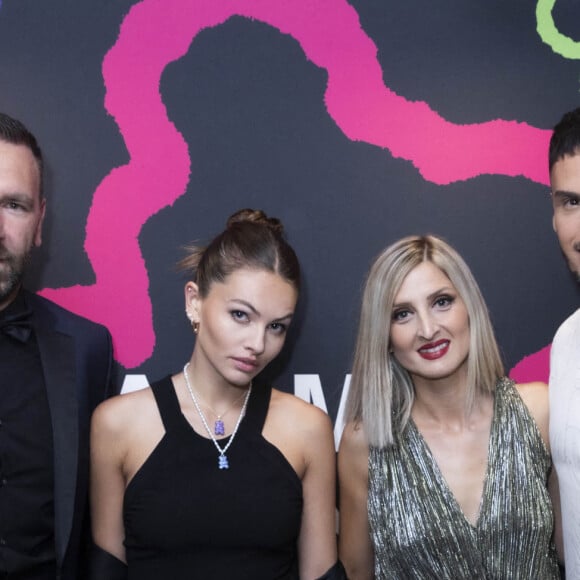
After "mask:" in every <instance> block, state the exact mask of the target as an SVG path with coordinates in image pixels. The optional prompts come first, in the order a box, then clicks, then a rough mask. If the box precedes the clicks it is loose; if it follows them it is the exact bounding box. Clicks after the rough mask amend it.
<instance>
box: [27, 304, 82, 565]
mask: <svg viewBox="0 0 580 580" xmlns="http://www.w3.org/2000/svg"><path fill="white" fill-rule="evenodd" d="M34 302H35V303H34V304H33V303H32V300H29V304H30V305H31V307H32V310H33V311H34V315H35V318H36V324H35V331H36V338H37V341H38V348H39V350H40V359H41V361H42V367H43V370H44V382H45V386H46V392H47V395H48V405H49V407H50V416H51V421H52V437H53V446H54V518H55V522H54V523H55V548H56V557H57V562H58V564H59V565H61V564H62V562H63V558H64V555H65V552H66V548H67V545H68V542H69V538H70V533H71V528H72V523H73V515H74V504H75V491H76V484H77V471H78V452H79V449H78V447H79V425H78V417H79V410H78V398H77V397H78V395H77V389H76V371H75V345H74V340H73V338H72V337H71V336H69V335H68V334H65V333H63V332H60V331H59V330H58V319H57V318H56V317H54V316H53V315H52V314H51V313H50V312H48V311H46V310H45V309H44V308H42V307H40V308H37V304H36V301H34Z"/></svg>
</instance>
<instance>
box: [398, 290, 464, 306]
mask: <svg viewBox="0 0 580 580" xmlns="http://www.w3.org/2000/svg"><path fill="white" fill-rule="evenodd" d="M452 292H457V290H456V289H455V288H454V287H453V286H443V287H441V288H439V289H438V290H435V292H431V294H429V296H427V301H430V300H433V298H435V297H436V296H439V295H440V294H449V293H452ZM407 304H409V302H400V303H398V304H393V309H394V308H400V307H401V306H406V305H407Z"/></svg>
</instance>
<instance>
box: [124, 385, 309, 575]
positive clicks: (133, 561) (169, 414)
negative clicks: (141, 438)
mask: <svg viewBox="0 0 580 580" xmlns="http://www.w3.org/2000/svg"><path fill="white" fill-rule="evenodd" d="M151 388H152V391H153V395H154V396H155V400H156V402H157V406H158V408H159V413H160V415H161V419H162V421H163V425H164V427H165V435H164V436H163V438H162V439H161V441H160V442H159V444H158V445H157V447H156V448H155V449H154V450H153V452H152V453H151V455H150V456H149V457H148V458H147V460H146V461H145V463H144V464H143V465H142V466H141V468H140V469H139V471H137V473H136V474H135V476H134V477H133V479H132V480H131V481H130V482H129V485H128V486H127V489H126V491H125V498H124V506H123V518H124V524H125V547H126V554H127V564H128V569H129V576H128V577H129V579H130V580H137V579H138V580H149V579H150V580H159V579H160V578H164V577H165V578H171V580H180V579H184V580H185V579H187V580H190V579H192V578H202V579H204V580H211V579H212V578H216V579H217V578H219V579H220V580H223V579H224V578H232V579H248V580H250V579H251V580H262V579H263V580H275V579H280V580H282V579H283V580H289V579H293V578H298V574H297V571H296V570H297V556H296V542H297V538H298V533H299V530H300V521H301V515H302V484H301V481H300V479H299V478H298V475H297V474H296V472H295V471H294V469H293V468H292V466H291V465H290V464H289V463H288V461H287V460H286V458H285V457H284V456H283V455H282V453H281V452H280V451H279V450H278V449H277V448H276V447H274V446H273V445H272V444H271V443H269V442H268V441H266V440H265V439H264V438H263V437H262V428H263V426H264V421H265V419H266V414H267V412H268V406H269V403H270V395H271V392H272V390H271V388H270V387H265V386H259V387H258V386H255V387H254V388H253V390H252V394H251V395H250V399H249V401H248V407H247V410H246V416H245V417H244V419H243V420H242V422H241V423H240V427H239V429H238V432H237V434H236V436H235V439H234V441H233V442H232V445H231V447H230V448H229V449H228V451H227V453H226V455H227V458H228V461H229V469H222V470H220V469H219V468H218V455H219V454H218V451H217V449H216V448H215V446H214V444H213V442H212V441H211V440H210V439H206V438H204V437H202V436H201V435H199V434H198V433H196V432H195V431H194V430H193V429H192V427H191V426H190V424H189V423H188V422H187V419H186V418H185V417H184V416H183V414H182V413H181V409H180V407H179V402H178V399H177V395H176V393H175V389H174V387H173V383H172V381H171V378H170V377H166V378H165V379H163V380H161V381H159V382H158V383H155V384H153V385H152V386H151ZM227 442H228V438H225V439H221V440H220V441H219V443H220V446H221V447H222V448H223V447H224V445H226V444H227Z"/></svg>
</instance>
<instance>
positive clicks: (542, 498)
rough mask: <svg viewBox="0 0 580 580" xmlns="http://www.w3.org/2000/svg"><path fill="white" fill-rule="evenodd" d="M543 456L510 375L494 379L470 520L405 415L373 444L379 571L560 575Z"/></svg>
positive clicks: (371, 508)
mask: <svg viewBox="0 0 580 580" xmlns="http://www.w3.org/2000/svg"><path fill="white" fill-rule="evenodd" d="M550 466H551V460H550V455H549V453H548V451H547V449H546V447H545V445H544V443H543V441H542V439H541V436H540V433H539V431H538V428H537V426H536V423H535V422H534V420H533V419H532V417H531V416H530V414H529V412H528V410H527V408H526V406H525V404H524V403H523V401H522V400H521V398H520V397H519V394H518V393H517V391H516V389H515V387H514V385H513V382H512V381H510V380H509V379H507V378H504V379H501V380H500V381H499V382H498V384H497V386H496V394H495V403H494V417H493V421H492V425H491V433H490V441H489V449H488V465H487V472H486V476H485V482H484V489H483V496H482V500H481V505H480V511H479V516H478V520H477V524H476V526H475V527H474V526H473V525H472V524H471V523H470V522H469V521H468V520H467V519H466V518H465V516H464V514H463V512H462V511H461V508H460V506H459V504H458V503H457V501H456V499H455V497H454V496H453V494H452V493H451V491H450V489H449V487H448V486H447V483H446V482H445V479H444V478H443V475H442V474H441V472H440V470H439V468H438V466H437V464H436V462H435V460H434V458H433V455H432V454H431V452H430V450H429V448H428V446H427V444H426V442H425V440H424V439H423V437H422V436H421V434H420V433H419V431H418V429H417V427H416V426H415V424H414V423H413V422H412V421H411V422H410V423H409V424H408V426H407V427H406V428H405V431H404V432H403V434H402V435H401V437H400V438H399V439H398V440H397V441H396V443H395V445H393V446H391V447H388V448H381V449H378V448H371V450H370V454H369V495H368V512H369V522H370V527H371V536H372V540H373V545H374V552H375V574H376V578H377V579H389V580H391V579H404V578H409V579H413V580H420V579H430V580H445V579H449V580H459V579H470V580H471V579H500V578H502V579H510V580H517V579H522V580H523V579H525V580H530V579H537V580H550V579H552V578H554V579H556V578H559V577H560V576H559V572H558V566H557V561H556V554H555V550H554V546H553V544H552V541H551V536H552V530H553V512H552V504H551V501H550V497H549V495H548V492H547V489H546V481H547V474H548V472H549V469H550Z"/></svg>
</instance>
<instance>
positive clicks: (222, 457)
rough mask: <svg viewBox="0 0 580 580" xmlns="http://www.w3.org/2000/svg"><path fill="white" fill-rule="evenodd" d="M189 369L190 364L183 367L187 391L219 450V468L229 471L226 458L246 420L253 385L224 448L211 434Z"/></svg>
mask: <svg viewBox="0 0 580 580" xmlns="http://www.w3.org/2000/svg"><path fill="white" fill-rule="evenodd" d="M188 368H189V363H186V364H185V366H184V367H183V376H184V377H185V385H186V386H187V390H188V391H189V394H190V396H191V400H192V401H193V404H194V405H195V408H196V409H197V412H198V413H199V417H200V419H201V422H202V423H203V426H204V427H205V430H206V431H207V434H208V435H209V437H210V439H211V440H212V441H213V444H214V445H215V448H216V449H217V450H218V453H219V457H218V468H219V469H229V468H230V464H229V462H228V458H227V457H226V451H227V450H228V449H229V448H230V445H231V444H232V443H233V441H234V437H235V436H236V433H237V432H238V428H239V426H240V423H241V422H242V419H243V418H244V415H245V413H246V407H247V406H248V400H249V399H250V393H251V392H252V383H250V387H249V388H248V392H247V393H246V398H245V399H244V404H243V405H242V410H241V411H240V416H239V417H238V422H237V423H236V426H235V427H234V430H233V431H232V434H231V435H230V440H229V441H228V442H227V444H226V446H225V447H223V448H222V447H221V446H220V444H219V443H218V442H217V440H216V438H215V437H214V435H213V433H212V432H211V429H210V428H209V425H208V423H207V421H206V420H205V416H204V414H203V411H202V410H201V407H200V406H199V403H198V402H197V399H196V397H195V394H194V392H193V389H192V388H191V385H190V384H189V376H188V374H187V370H188Z"/></svg>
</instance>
